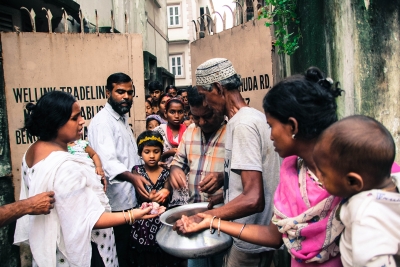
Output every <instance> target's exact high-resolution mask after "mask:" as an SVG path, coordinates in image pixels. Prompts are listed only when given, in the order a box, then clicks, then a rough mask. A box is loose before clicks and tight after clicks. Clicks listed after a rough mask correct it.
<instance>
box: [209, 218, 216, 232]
mask: <svg viewBox="0 0 400 267" xmlns="http://www.w3.org/2000/svg"><path fill="white" fill-rule="evenodd" d="M215 218H217V216H213V217H212V219H211V222H210V234H214V233H215V229H213V228H212V224H213V221H214V219H215Z"/></svg>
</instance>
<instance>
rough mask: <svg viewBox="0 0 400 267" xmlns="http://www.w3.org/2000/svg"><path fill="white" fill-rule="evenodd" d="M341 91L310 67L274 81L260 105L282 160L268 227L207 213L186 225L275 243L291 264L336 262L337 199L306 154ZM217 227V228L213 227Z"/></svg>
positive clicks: (332, 115) (330, 120)
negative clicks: (283, 248)
mask: <svg viewBox="0 0 400 267" xmlns="http://www.w3.org/2000/svg"><path fill="white" fill-rule="evenodd" d="M341 92H342V90H341V89H339V88H337V84H336V86H334V84H333V81H332V80H331V79H330V78H326V77H325V76H324V75H323V74H322V72H321V71H320V70H319V69H318V68H315V67H311V68H309V69H308V70H307V71H306V73H305V74H304V75H294V76H291V77H288V78H286V79H285V80H283V81H281V82H279V83H278V84H276V85H275V86H274V87H273V88H272V89H271V90H270V91H269V92H268V93H267V95H266V96H265V98H264V101H263V108H264V111H265V114H266V117H267V123H268V124H269V125H270V127H271V140H273V141H274V146H275V151H276V152H277V153H279V155H280V156H281V157H282V158H284V160H283V163H282V166H281V173H280V182H279V185H278V188H277V190H276V192H275V197H274V216H273V218H272V220H271V223H269V225H241V224H237V223H233V222H225V221H219V220H217V219H214V220H212V218H209V217H208V215H205V214H200V216H201V217H203V218H205V219H204V220H203V221H202V222H200V223H199V224H197V225H196V224H193V223H191V224H190V223H189V222H188V224H187V225H186V227H187V228H192V227H193V228H195V227H196V228H199V227H200V228H206V227H207V228H208V227H210V229H211V228H220V230H221V231H224V232H226V233H228V234H230V235H232V236H235V237H237V238H240V239H242V240H245V241H247V242H251V243H257V244H261V245H265V246H275V247H279V246H280V245H281V244H282V240H283V243H284V244H285V246H286V247H287V249H288V251H289V253H290V254H291V256H292V260H291V266H324V267H327V266H335V267H336V266H342V264H341V261H340V256H339V246H338V243H337V241H338V240H339V237H340V233H341V232H342V231H343V225H342V223H341V222H340V221H339V220H338V219H337V217H336V216H335V215H336V211H337V209H338V207H339V204H340V201H341V199H340V198H338V197H334V196H331V195H329V193H328V192H327V191H326V190H325V189H324V188H323V186H322V184H321V183H320V181H319V179H318V178H317V175H316V174H318V172H317V168H316V166H315V163H314V160H313V158H312V152H313V149H314V144H315V142H316V139H317V138H318V136H319V135H320V134H321V133H322V131H323V130H325V129H326V128H327V127H328V126H329V125H331V124H332V123H334V122H336V121H337V115H336V109H337V105H336V100H335V98H336V97H338V96H339V95H340V94H341ZM218 225H219V226H218Z"/></svg>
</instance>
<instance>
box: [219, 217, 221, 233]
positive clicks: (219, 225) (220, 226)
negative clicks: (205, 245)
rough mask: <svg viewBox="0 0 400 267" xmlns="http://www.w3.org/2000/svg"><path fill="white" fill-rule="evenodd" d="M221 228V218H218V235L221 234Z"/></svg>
mask: <svg viewBox="0 0 400 267" xmlns="http://www.w3.org/2000/svg"><path fill="white" fill-rule="evenodd" d="M220 228H221V218H218V236H219V235H220V234H221V231H220Z"/></svg>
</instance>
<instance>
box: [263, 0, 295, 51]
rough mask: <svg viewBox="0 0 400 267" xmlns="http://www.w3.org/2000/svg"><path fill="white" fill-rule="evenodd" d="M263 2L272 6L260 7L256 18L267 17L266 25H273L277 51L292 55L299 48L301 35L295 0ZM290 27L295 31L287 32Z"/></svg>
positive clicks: (268, 0)
mask: <svg viewBox="0 0 400 267" xmlns="http://www.w3.org/2000/svg"><path fill="white" fill-rule="evenodd" d="M265 4H266V5H268V6H270V7H271V6H272V7H271V8H270V9H269V8H268V7H263V8H261V10H260V11H259V15H258V19H262V18H266V19H268V20H269V21H268V22H266V23H265V26H267V27H269V26H271V25H274V28H275V37H276V41H275V47H277V48H278V53H279V54H288V55H292V54H293V53H294V51H296V49H297V48H299V39H300V37H301V32H300V27H299V23H300V20H299V18H298V16H297V14H296V6H297V0H265ZM290 29H294V30H295V31H292V32H289V30H290Z"/></svg>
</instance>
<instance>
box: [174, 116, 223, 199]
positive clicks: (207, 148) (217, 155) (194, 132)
mask: <svg viewBox="0 0 400 267" xmlns="http://www.w3.org/2000/svg"><path fill="white" fill-rule="evenodd" d="M225 129H226V122H225V121H224V122H223V124H222V125H221V127H220V128H219V129H218V131H216V132H215V133H214V134H213V135H212V136H211V137H210V138H209V140H208V142H207V143H206V139H205V137H204V134H203V132H202V130H201V129H200V127H198V126H196V125H195V124H194V123H192V124H191V125H189V127H188V128H187V129H186V132H185V133H184V134H183V137H182V140H181V142H180V143H179V147H178V151H177V152H176V154H175V156H174V160H173V161H172V163H171V166H178V167H180V168H181V169H182V170H183V171H184V172H185V173H186V179H187V182H188V188H189V200H188V203H197V202H204V201H207V200H206V198H205V196H204V195H203V194H202V193H200V190H199V182H200V181H201V180H202V179H203V178H204V177H205V176H206V175H207V174H208V173H209V172H224V161H225ZM221 193H222V192H221Z"/></svg>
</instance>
